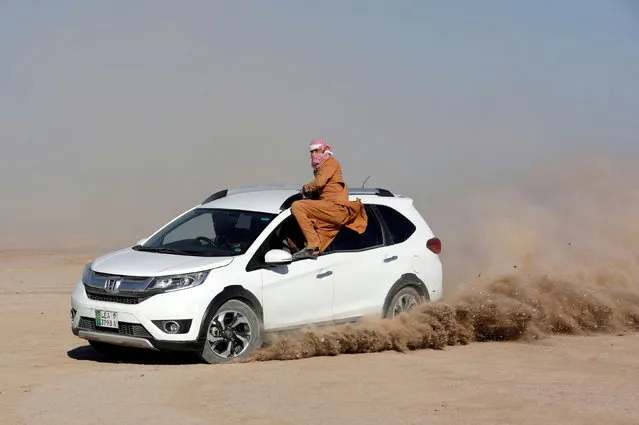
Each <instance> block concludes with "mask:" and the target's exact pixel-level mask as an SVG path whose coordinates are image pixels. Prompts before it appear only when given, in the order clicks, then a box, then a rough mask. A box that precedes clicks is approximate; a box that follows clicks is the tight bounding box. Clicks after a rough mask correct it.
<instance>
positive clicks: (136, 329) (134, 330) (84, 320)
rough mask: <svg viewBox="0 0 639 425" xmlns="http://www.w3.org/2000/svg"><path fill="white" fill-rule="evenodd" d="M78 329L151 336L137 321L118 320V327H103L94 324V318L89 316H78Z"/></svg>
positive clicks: (144, 336) (143, 336) (142, 336)
mask: <svg viewBox="0 0 639 425" xmlns="http://www.w3.org/2000/svg"><path fill="white" fill-rule="evenodd" d="M78 330H81V331H92V332H105V333H113V334H118V335H125V336H135V337H139V338H153V336H152V335H151V334H150V333H149V331H147V330H146V328H145V327H144V326H142V325H141V324H139V323H128V322H119V323H118V329H113V328H103V327H100V326H95V319H93V318H90V317H80V323H79V324H78Z"/></svg>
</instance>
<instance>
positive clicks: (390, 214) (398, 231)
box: [375, 205, 417, 245]
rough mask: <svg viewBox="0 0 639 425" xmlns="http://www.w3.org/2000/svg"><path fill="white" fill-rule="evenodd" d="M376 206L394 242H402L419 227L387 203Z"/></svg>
mask: <svg viewBox="0 0 639 425" xmlns="http://www.w3.org/2000/svg"><path fill="white" fill-rule="evenodd" d="M375 206H376V207H377V211H379V214H380V215H381V216H382V219H383V220H384V221H385V222H386V226H387V227H388V230H389V232H390V234H391V238H392V242H393V243H396V244H397V243H402V242H404V241H406V240H407V239H408V238H410V237H411V236H412V234H413V233H415V230H416V229H417V228H416V227H415V225H414V224H413V223H412V222H411V221H410V220H409V219H407V218H406V217H404V215H402V214H401V213H400V212H399V211H397V210H396V209H394V208H391V207H388V206H386V205H375ZM389 245H390V244H389Z"/></svg>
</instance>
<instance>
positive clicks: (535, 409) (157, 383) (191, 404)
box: [0, 253, 639, 425]
mask: <svg viewBox="0 0 639 425" xmlns="http://www.w3.org/2000/svg"><path fill="white" fill-rule="evenodd" d="M88 260H89V256H87V255H72V254H57V255H53V254H25V253H20V254H0V323H2V324H3V326H2V327H1V328H0V329H1V330H0V332H1V333H2V334H1V337H2V338H1V339H0V341H1V344H2V350H1V351H0V422H1V423H2V424H67V425H73V424H83V425H88V424H115V423H118V424H120V423H123V424H124V423H136V424H142V423H153V424H158V425H159V424H171V425H174V424H175V423H180V424H184V425H186V424H200V423H217V424H231V423H244V424H325V423H334V424H352V425H354V424H385V425H390V424H402V425H408V424H426V423H427V424H451V423H455V424H513V423H518V424H542V423H548V424H564V425H568V424H580V425H584V424H601V423H606V424H637V423H639V403H637V400H638V397H639V379H637V378H638V377H639V357H638V354H637V353H638V352H639V335H637V334H630V335H626V336H617V335H609V336H596V337H552V338H549V339H543V340H540V341H537V342H534V343H518V342H516V343H475V344H470V345H467V346H460V347H450V348H446V349H445V350H424V351H417V352H411V353H408V354H401V353H395V352H386V353H380V354H363V355H344V356H338V357H319V358H311V359H307V360H298V361H289V362H280V361H273V362H264V363H248V364H235V365H227V366H209V365H205V364H198V363H197V362H194V361H193V360H192V359H191V358H184V357H183V356H182V357H179V356H166V355H152V354H154V353H151V352H149V356H148V358H146V359H144V360H140V361H136V362H133V363H131V362H129V363H112V362H108V361H106V359H104V358H102V357H101V356H100V355H98V354H97V353H95V352H94V351H93V350H92V349H91V348H90V346H88V344H87V343H86V341H84V340H81V339H79V338H77V337H75V336H73V334H72V333H71V330H70V320H69V298H70V293H71V291H72V289H73V287H74V286H75V284H76V281H77V279H78V278H79V276H80V274H81V271H82V267H83V265H84V264H85V263H86V262H87V261H88Z"/></svg>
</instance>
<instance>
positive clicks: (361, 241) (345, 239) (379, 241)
mask: <svg viewBox="0 0 639 425" xmlns="http://www.w3.org/2000/svg"><path fill="white" fill-rule="evenodd" d="M365 208H366V214H367V215H368V225H367V226H366V230H365V231H364V233H362V234H361V235H360V234H359V233H357V232H356V231H354V230H351V229H349V228H348V227H346V226H344V227H342V228H341V229H340V231H339V233H338V234H337V236H336V237H335V239H334V240H333V242H332V243H331V245H330V246H329V248H328V251H329V252H347V251H362V250H365V249H371V248H374V247H376V246H380V245H383V243H384V235H383V234H382V227H381V225H380V223H379V221H378V220H377V216H376V215H375V212H374V211H373V210H372V209H371V208H370V207H369V206H368V205H366V206H365Z"/></svg>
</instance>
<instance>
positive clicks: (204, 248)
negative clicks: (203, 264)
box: [133, 208, 275, 257]
mask: <svg viewBox="0 0 639 425" xmlns="http://www.w3.org/2000/svg"><path fill="white" fill-rule="evenodd" d="M274 217H275V215H274V214H268V213H261V212H254V211H238V210H227V209H211V208H196V209H194V210H192V211H189V212H188V213H186V214H185V215H183V216H182V217H180V218H179V219H177V220H175V221H174V222H173V223H170V224H169V225H168V226H166V227H165V228H163V229H162V230H160V232H158V233H157V234H156V235H155V236H153V237H152V238H150V239H149V240H148V241H147V242H146V243H144V244H143V245H138V246H135V247H134V248H133V249H135V250H137V251H149V252H160V253H166V254H181V255H199V256H211V257H226V256H232V255H241V254H243V253H244V252H246V250H247V249H248V248H249V247H250V246H251V244H252V243H253V242H254V241H255V239H257V237H258V236H259V235H260V233H262V231H263V230H264V228H265V227H266V226H268V224H269V223H270V222H271V220H272V219H273V218H274Z"/></svg>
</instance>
